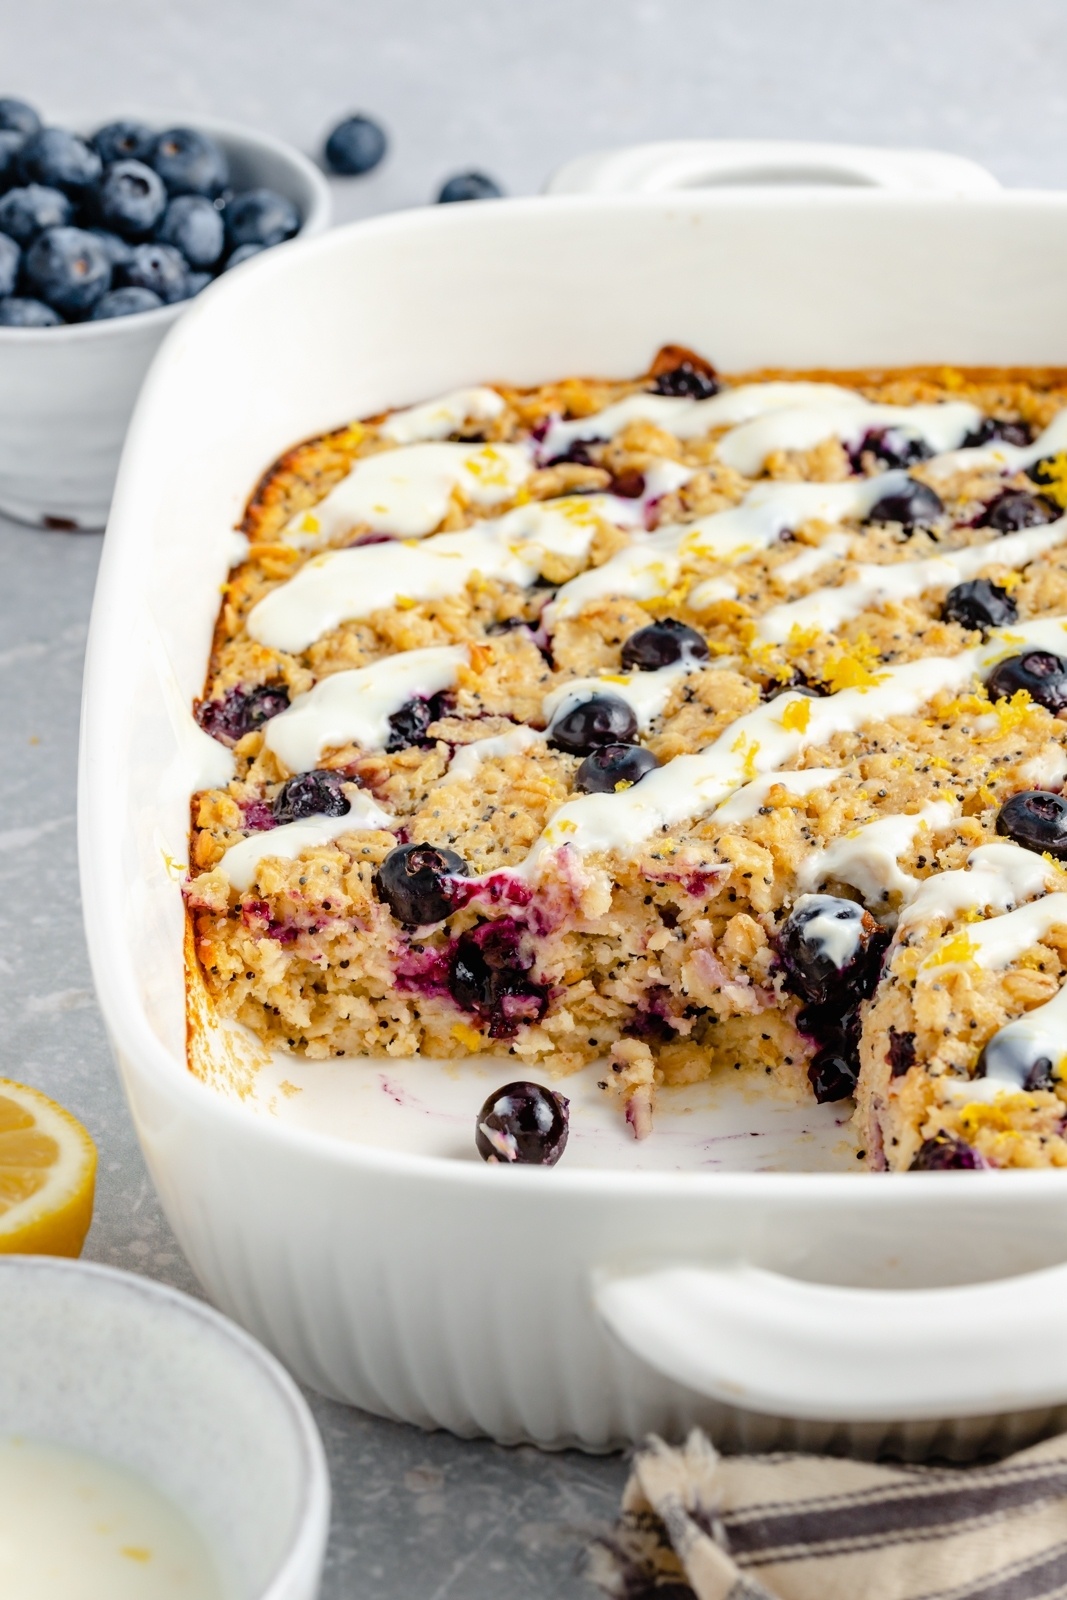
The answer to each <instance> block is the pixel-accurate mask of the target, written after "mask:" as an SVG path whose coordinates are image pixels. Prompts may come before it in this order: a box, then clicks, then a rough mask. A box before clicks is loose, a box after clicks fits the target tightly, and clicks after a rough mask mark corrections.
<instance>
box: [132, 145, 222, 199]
mask: <svg viewBox="0 0 1067 1600" xmlns="http://www.w3.org/2000/svg"><path fill="white" fill-rule="evenodd" d="M148 159H149V162H150V164H151V165H152V166H153V167H154V168H155V169H156V171H157V172H158V173H159V176H160V177H161V178H162V179H163V182H164V183H165V184H166V186H167V188H168V190H169V191H170V193H171V194H206V195H207V196H208V198H209V199H211V200H214V198H215V196H216V195H218V194H221V193H222V191H223V189H225V187H226V185H227V184H228V183H229V181H230V167H229V163H228V161H227V160H226V157H225V155H224V154H223V152H222V150H221V149H220V148H219V146H218V145H217V144H216V143H215V141H214V139H212V138H210V137H209V136H208V135H207V134H206V133H200V132H199V130H198V129H196V128H168V129H167V131H166V132H165V133H161V134H159V135H158V136H157V138H156V141H155V143H154V144H153V146H152V151H151V154H150V156H149V158H148Z"/></svg>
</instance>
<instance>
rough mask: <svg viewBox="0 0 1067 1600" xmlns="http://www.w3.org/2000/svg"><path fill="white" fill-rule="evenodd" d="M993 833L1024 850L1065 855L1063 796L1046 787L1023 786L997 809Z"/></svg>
mask: <svg viewBox="0 0 1067 1600" xmlns="http://www.w3.org/2000/svg"><path fill="white" fill-rule="evenodd" d="M997 832H998V833H1003V834H1006V835H1007V837H1008V838H1009V839H1013V840H1014V841H1015V843H1016V844H1021V845H1022V847H1023V849H1024V850H1036V851H1038V853H1039V854H1041V855H1044V854H1045V852H1046V851H1047V852H1048V854H1049V855H1053V856H1057V857H1058V858H1059V859H1060V860H1063V859H1064V858H1067V799H1065V798H1064V797H1063V795H1062V794H1050V793H1049V792H1048V791H1047V790H1046V789H1026V790H1024V791H1023V793H1022V794H1013V795H1012V797H1011V799H1010V800H1005V802H1004V804H1003V805H1002V806H1001V808H1000V810H999V811H998V812H997Z"/></svg>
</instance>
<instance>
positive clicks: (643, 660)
mask: <svg viewBox="0 0 1067 1600" xmlns="http://www.w3.org/2000/svg"><path fill="white" fill-rule="evenodd" d="M709 654H710V651H709V650H708V644H707V640H706V639H705V638H704V636H703V634H700V633H698V632H697V631H696V629H695V628H690V627H688V626H687V624H686V623H684V622H679V621H678V620H677V618H676V617H663V618H661V620H660V621H659V622H650V623H649V625H648V627H647V628H638V630H637V632H636V633H631V635H630V637H629V638H628V639H627V641H626V643H625V644H624V645H623V647H622V664H623V666H624V667H625V668H626V670H627V672H655V671H656V670H657V668H659V667H669V666H672V665H673V663H674V662H675V661H706V660H707V659H708V656H709Z"/></svg>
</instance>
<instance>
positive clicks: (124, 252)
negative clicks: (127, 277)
mask: <svg viewBox="0 0 1067 1600" xmlns="http://www.w3.org/2000/svg"><path fill="white" fill-rule="evenodd" d="M88 231H89V232H90V233H91V234H92V236H93V238H94V239H99V240H100V243H101V244H102V245H103V247H104V249H105V250H106V251H107V258H108V260H109V261H110V262H111V265H112V267H119V266H125V265H126V263H127V261H129V260H131V258H132V256H133V250H134V247H133V245H132V244H131V243H130V241H129V240H128V239H120V238H119V236H118V234H117V233H112V232H111V229H110V228H90V229H89V230H88Z"/></svg>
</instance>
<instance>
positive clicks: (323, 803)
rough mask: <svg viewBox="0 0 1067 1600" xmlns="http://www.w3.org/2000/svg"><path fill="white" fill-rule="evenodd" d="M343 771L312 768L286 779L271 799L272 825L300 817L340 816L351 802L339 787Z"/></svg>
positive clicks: (343, 781) (296, 819)
mask: <svg viewBox="0 0 1067 1600" xmlns="http://www.w3.org/2000/svg"><path fill="white" fill-rule="evenodd" d="M348 781H349V780H348V779H347V778H346V777H345V775H344V773H343V772H336V771H334V770H331V769H330V768H329V767H316V768H315V769H314V770H313V771H311V772H299V773H297V775H296V777H295V778H288V779H286V781H285V783H283V784H282V786H281V788H280V789H279V790H278V793H277V794H276V795H275V797H274V820H275V822H298V821H299V820H300V818H301V817H344V816H347V815H348V813H349V812H350V811H351V809H352V802H351V801H350V800H349V798H348V796H347V795H346V794H345V792H344V788H343V787H342V786H343V785H344V784H345V783H347V782H348Z"/></svg>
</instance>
